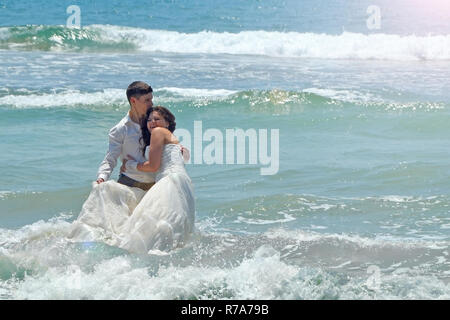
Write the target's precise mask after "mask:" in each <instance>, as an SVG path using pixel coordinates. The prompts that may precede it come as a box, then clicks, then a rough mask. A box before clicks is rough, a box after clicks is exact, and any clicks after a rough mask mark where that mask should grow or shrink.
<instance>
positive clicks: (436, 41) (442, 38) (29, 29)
mask: <svg viewBox="0 0 450 320" xmlns="http://www.w3.org/2000/svg"><path fill="white" fill-rule="evenodd" d="M0 48H1V49H14V50H15V49H24V50H44V51H116V52H128V51H145V52H168V53H191V54H192V53H194V54H202V53H203V54H205V53H206V54H232V55H239V54H244V55H265V56H274V57H296V58H317V59H351V60H353V59H356V60H360V59H362V60H405V61H410V60H449V59H450V35H429V36H415V35H408V36H401V35H394V34H368V35H367V34H362V33H351V32H344V33H342V34H340V35H329V34H317V33H299V32H275V31H263V30H256V31H241V32H239V33H230V32H212V31H201V32H197V33H182V32H177V31H168V30H153V29H142V28H132V27H123V26H113V25H90V26H86V27H83V28H81V29H72V28H66V27H63V26H42V25H41V26H18V27H3V28H0Z"/></svg>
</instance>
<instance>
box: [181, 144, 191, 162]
mask: <svg viewBox="0 0 450 320" xmlns="http://www.w3.org/2000/svg"><path fill="white" fill-rule="evenodd" d="M181 155H182V156H183V160H184V162H188V161H189V158H190V157H191V154H190V153H189V149H186V148H185V147H183V146H182V145H181Z"/></svg>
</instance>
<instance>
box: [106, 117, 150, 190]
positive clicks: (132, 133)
mask: <svg viewBox="0 0 450 320" xmlns="http://www.w3.org/2000/svg"><path fill="white" fill-rule="evenodd" d="M141 137H142V133H141V127H140V126H139V124H137V123H136V122H134V121H133V120H131V118H130V115H129V114H127V115H126V116H125V117H124V118H123V119H122V120H120V122H119V123H118V124H116V125H115V126H114V127H113V128H112V129H111V130H110V131H109V149H108V152H107V153H106V156H105V159H103V161H102V163H101V164H100V167H99V169H98V173H97V179H100V178H102V179H103V180H105V181H106V180H108V179H109V178H110V176H111V173H112V172H113V170H114V168H115V166H116V164H117V159H118V158H119V156H120V159H121V160H123V159H128V158H127V155H130V156H132V157H133V158H134V159H136V161H137V162H145V158H144V155H143V153H142V150H143V149H144V141H143V140H142V139H141ZM123 174H125V175H126V176H128V177H130V178H131V179H134V180H137V181H139V182H155V173H154V172H141V171H138V170H136V166H134V167H131V168H130V167H129V166H127V169H126V171H125V172H124V173H123Z"/></svg>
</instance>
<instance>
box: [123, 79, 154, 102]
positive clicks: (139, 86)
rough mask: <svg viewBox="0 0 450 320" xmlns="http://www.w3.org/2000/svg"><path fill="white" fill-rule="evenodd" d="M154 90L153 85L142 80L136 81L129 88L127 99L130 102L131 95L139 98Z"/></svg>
mask: <svg viewBox="0 0 450 320" xmlns="http://www.w3.org/2000/svg"><path fill="white" fill-rule="evenodd" d="M151 92H153V89H152V87H150V86H149V85H148V84H146V83H145V82H142V81H134V82H133V83H131V84H130V85H129V86H128V88H127V99H128V102H129V103H131V102H130V99H131V97H135V98H137V99H139V98H140V97H141V96H143V95H146V94H147V93H151Z"/></svg>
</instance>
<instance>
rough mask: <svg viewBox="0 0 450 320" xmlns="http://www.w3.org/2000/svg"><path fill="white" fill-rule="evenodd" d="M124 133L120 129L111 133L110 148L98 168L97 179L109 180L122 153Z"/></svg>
mask: <svg viewBox="0 0 450 320" xmlns="http://www.w3.org/2000/svg"><path fill="white" fill-rule="evenodd" d="M124 137H125V135H124V132H123V130H120V128H118V127H114V128H112V129H111V130H110V131H109V148H108V152H107V153H106V156H105V158H104V159H103V161H102V163H101V164H100V167H99V168H98V173H97V179H103V180H105V181H106V180H108V179H109V177H110V176H111V174H112V172H113V170H114V168H115V167H116V164H117V159H118V158H119V156H120V154H121V153H122V145H123V141H124Z"/></svg>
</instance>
